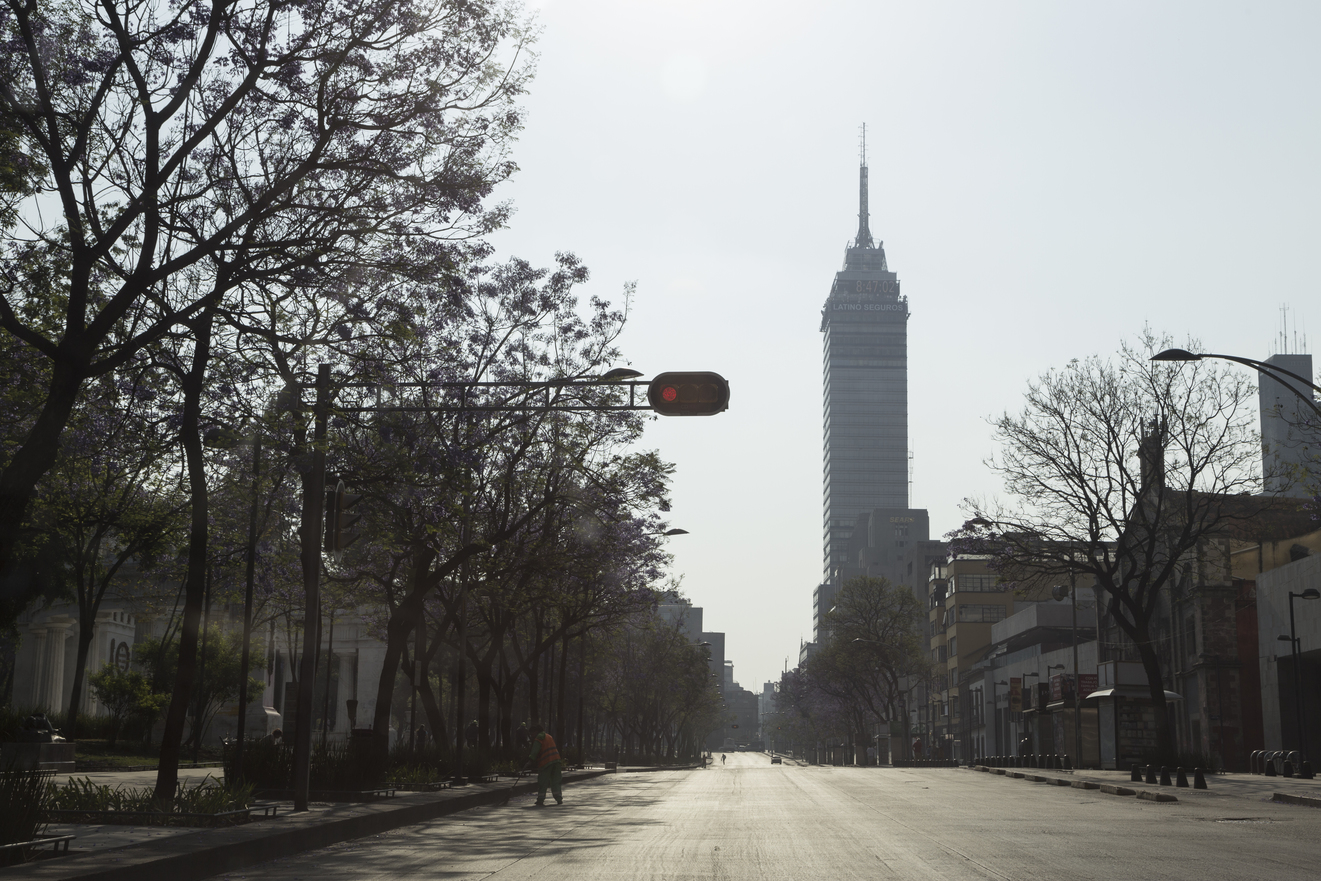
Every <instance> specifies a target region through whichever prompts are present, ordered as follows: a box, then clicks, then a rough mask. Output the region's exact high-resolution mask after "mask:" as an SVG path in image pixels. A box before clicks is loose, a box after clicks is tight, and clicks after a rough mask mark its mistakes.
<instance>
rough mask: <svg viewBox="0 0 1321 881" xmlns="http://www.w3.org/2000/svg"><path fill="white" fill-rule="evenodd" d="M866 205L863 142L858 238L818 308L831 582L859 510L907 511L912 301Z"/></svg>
mask: <svg viewBox="0 0 1321 881" xmlns="http://www.w3.org/2000/svg"><path fill="white" fill-rule="evenodd" d="M867 209H868V206H867V160H866V154H865V148H864V154H863V157H862V161H861V163H860V167H859V180H858V234H857V236H856V237H855V238H854V240H853V242H852V243H850V244H849V246H848V248H847V249H846V250H845V252H844V268H843V269H841V270H840V271H839V272H837V273H835V281H834V284H832V285H831V286H830V296H829V297H827V298H826V304H825V307H824V308H823V309H822V310H821V332H822V334H823V345H824V352H823V361H824V365H823V367H824V374H825V375H824V381H825V386H824V395H823V402H824V418H823V425H822V427H823V431H824V443H823V446H822V453H823V463H822V477H823V483H824V486H823V501H824V516H823V522H822V527H823V530H822V531H823V536H822V538H823V544H824V549H823V561H822V563H823V565H822V581H823V582H825V583H833V581H834V579H835V575H836V574H837V572H838V570H839V569H840V568H841V567H843V566H846V565H849V564H850V563H852V562H853V561H850V560H849V559H848V556H849V539H850V537H851V535H852V533H853V530H854V527H855V526H856V525H857V522H858V518H859V515H861V514H865V513H869V512H871V511H872V510H874V509H877V508H890V509H896V508H898V509H904V508H907V507H908V301H907V300H906V299H905V298H904V297H902V296H900V294H899V277H898V276H897V275H895V274H894V273H893V272H890V271H889V268H888V267H887V266H886V263H885V247H884V243H883V242H873V241H872V235H871V228H870V226H869V224H868V210H867ZM923 537H924V538H925V536H923ZM824 586H825V585H824V584H823V587H824ZM831 593H832V594H833V590H832V591H831Z"/></svg>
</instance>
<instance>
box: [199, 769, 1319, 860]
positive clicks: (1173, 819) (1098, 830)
mask: <svg viewBox="0 0 1321 881" xmlns="http://www.w3.org/2000/svg"><path fill="white" fill-rule="evenodd" d="M566 802H567V803H566V805H565V806H564V807H563V808H540V809H538V808H533V807H531V806H530V799H526V798H524V799H515V801H514V803H513V804H511V805H510V806H509V807H503V808H497V807H489V808H479V809H475V810H471V811H467V812H465V813H464V814H462V815H460V816H455V817H451V818H448V819H446V820H443V821H436V822H430V823H422V824H418V825H417V826H411V827H408V828H404V829H398V830H395V831H393V832H388V833H384V834H381V835H377V836H373V837H371V838H364V839H360V840H357V841H352V842H346V843H343V844H339V845H335V846H333V847H330V848H327V849H324V850H321V851H315V852H308V853H305V854H302V855H299V856H296V857H291V858H288V859H284V860H280V861H278V862H273V863H269V864H266V865H262V866H256V867H253V868H251V869H248V870H245V871H244V872H242V873H234V874H231V875H226V876H224V877H226V878H233V879H240V878H243V879H280V881H294V879H307V878H313V877H315V878H317V879H319V881H335V879H339V878H343V879H387V878H390V879H396V878H397V879H411V878H444V879H479V878H481V879H486V878H494V879H496V881H524V879H529V881H530V879H534V878H535V879H539V881H553V879H566V881H567V879H574V881H593V879H599V881H623V879H637V881H659V879H665V881H685V879H697V878H702V879H706V878H712V879H722V881H725V879H728V881H742V879H747V881H752V879H763V878H774V879H776V881H782V879H783V881H790V879H804V881H821V879H823V878H830V879H836V878H839V879H852V878H858V879H888V878H894V879H928V878H929V879H942V881H947V879H954V881H958V879H1015V881H1037V879H1040V881H1072V879H1106V881H1115V879H1129V878H1162V879H1175V881H1182V879H1188V881H1205V879H1247V881H1258V879H1259V881H1280V879H1307V878H1321V868H1318V861H1319V860H1321V851H1318V848H1317V845H1316V842H1317V839H1318V836H1319V835H1321V811H1316V810H1312V809H1309V808H1300V807H1295V806H1286V805H1277V804H1272V803H1270V802H1268V801H1261V800H1254V799H1252V798H1248V797H1232V796H1228V795H1223V796H1221V797H1219V798H1214V797H1207V798H1202V799H1189V800H1187V801H1180V802H1179V803H1176V804H1157V803H1153V802H1140V801H1137V800H1136V799H1133V798H1127V799H1121V798H1116V797H1113V796H1102V795H1100V794H1099V793H1098V792H1096V791H1094V790H1079V789H1073V788H1068V787H1055V786H1045V785H1042V784H1035V785H1034V784H1028V783H1025V782H1023V781H1010V780H1006V779H1005V778H1003V777H998V776H994V775H991V774H984V773H976V772H972V771H967V770H956V769H892V768H878V769H863V768H829V767H826V768H822V767H797V766H794V765H771V764H770V763H769V759H768V758H767V757H766V756H762V755H757V754H749V753H731V754H729V757H728V761H727V764H726V765H725V766H724V767H723V768H722V767H721V766H720V764H719V760H718V759H717V762H716V765H715V766H714V767H713V768H711V769H710V770H706V771H691V772H659V773H654V774H645V775H644V774H637V775H617V776H612V777H609V778H602V779H598V780H593V781H588V782H586V783H584V784H582V785H581V786H578V787H575V789H574V791H573V792H572V793H571V794H569V796H568V797H567V798H566Z"/></svg>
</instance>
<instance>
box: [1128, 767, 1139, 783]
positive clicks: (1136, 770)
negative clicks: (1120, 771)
mask: <svg viewBox="0 0 1321 881" xmlns="http://www.w3.org/2000/svg"><path fill="white" fill-rule="evenodd" d="M1128 779H1129V780H1130V781H1132V782H1133V783H1141V782H1142V770H1141V769H1140V768H1138V766H1137V765H1134V766H1133V773H1132V774H1130V775H1129V776H1128Z"/></svg>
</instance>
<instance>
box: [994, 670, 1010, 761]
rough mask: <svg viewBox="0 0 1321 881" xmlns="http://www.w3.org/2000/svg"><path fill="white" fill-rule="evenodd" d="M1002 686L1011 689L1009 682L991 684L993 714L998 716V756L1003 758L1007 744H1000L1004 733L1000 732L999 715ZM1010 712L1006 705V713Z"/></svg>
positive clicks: (996, 724) (996, 722)
mask: <svg viewBox="0 0 1321 881" xmlns="http://www.w3.org/2000/svg"><path fill="white" fill-rule="evenodd" d="M1001 685H1003V686H1004V687H1005V688H1008V687H1009V683H1008V682H1005V681H1004V680H1003V679H1000V680H996V681H994V682H992V683H991V712H993V713H994V714H996V715H995V747H996V755H999V756H1002V755H1004V754H1005V753H1004V747H1005V744H1003V743H1001V742H1000V734H1001V733H1002V732H1001V731H1000V716H999V713H1000V686H1001ZM1008 711H1009V706H1008V705H1007V704H1006V705H1005V712H1006V713H1007V712H1008ZM1006 721H1008V720H1006Z"/></svg>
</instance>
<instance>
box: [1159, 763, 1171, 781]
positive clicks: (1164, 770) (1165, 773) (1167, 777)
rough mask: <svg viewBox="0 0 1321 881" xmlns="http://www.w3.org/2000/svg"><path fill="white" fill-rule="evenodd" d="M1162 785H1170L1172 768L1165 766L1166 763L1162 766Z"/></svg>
mask: <svg viewBox="0 0 1321 881" xmlns="http://www.w3.org/2000/svg"><path fill="white" fill-rule="evenodd" d="M1160 785H1161V786H1169V785H1170V769H1169V768H1167V767H1165V766H1164V765H1161V766H1160Z"/></svg>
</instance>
